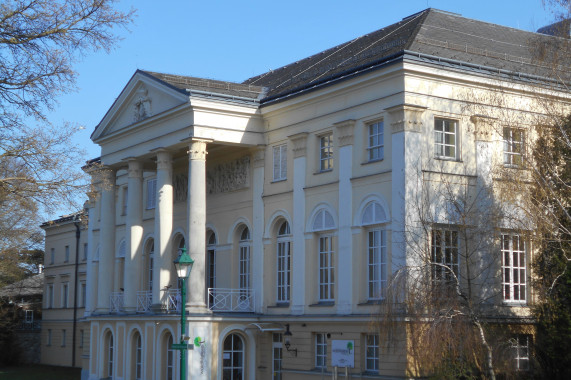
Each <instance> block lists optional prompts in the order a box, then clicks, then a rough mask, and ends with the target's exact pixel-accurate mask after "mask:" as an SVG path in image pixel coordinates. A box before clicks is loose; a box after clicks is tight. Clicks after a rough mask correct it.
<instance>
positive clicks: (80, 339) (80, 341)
mask: <svg viewBox="0 0 571 380" xmlns="http://www.w3.org/2000/svg"><path fill="white" fill-rule="evenodd" d="M84 339H85V333H84V331H83V330H79V348H82V347H83V341H84Z"/></svg>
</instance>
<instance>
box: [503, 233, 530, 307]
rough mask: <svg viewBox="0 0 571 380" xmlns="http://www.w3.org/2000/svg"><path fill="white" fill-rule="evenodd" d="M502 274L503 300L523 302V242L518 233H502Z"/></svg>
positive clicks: (524, 275) (524, 273)
mask: <svg viewBox="0 0 571 380" xmlns="http://www.w3.org/2000/svg"><path fill="white" fill-rule="evenodd" d="M502 276H503V279H502V285H503V294H504V301H508V302H525V299H526V295H525V293H526V277H527V274H526V265H525V242H524V241H523V239H522V238H521V236H519V235H509V234H503V235H502Z"/></svg>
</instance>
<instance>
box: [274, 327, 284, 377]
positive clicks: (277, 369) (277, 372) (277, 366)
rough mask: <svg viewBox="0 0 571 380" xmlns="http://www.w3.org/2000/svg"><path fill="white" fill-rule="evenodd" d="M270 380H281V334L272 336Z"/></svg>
mask: <svg viewBox="0 0 571 380" xmlns="http://www.w3.org/2000/svg"><path fill="white" fill-rule="evenodd" d="M272 373H273V377H272V380H281V379H282V334H278V333H274V334H272Z"/></svg>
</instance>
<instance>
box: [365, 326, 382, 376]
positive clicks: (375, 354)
mask: <svg viewBox="0 0 571 380" xmlns="http://www.w3.org/2000/svg"><path fill="white" fill-rule="evenodd" d="M379 353H380V350H379V335H377V334H368V335H366V336H365V370H366V371H370V372H377V371H378V370H379Z"/></svg>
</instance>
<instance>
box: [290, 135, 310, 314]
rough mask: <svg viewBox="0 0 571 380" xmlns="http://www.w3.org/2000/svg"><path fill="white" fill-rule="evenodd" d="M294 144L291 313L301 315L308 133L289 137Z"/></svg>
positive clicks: (302, 311) (303, 289)
mask: <svg viewBox="0 0 571 380" xmlns="http://www.w3.org/2000/svg"><path fill="white" fill-rule="evenodd" d="M289 139H290V140H291V142H292V144H293V173H292V176H293V216H292V217H293V223H292V225H291V232H292V235H293V236H292V245H293V255H292V277H291V313H292V314H293V315H301V314H303V313H304V310H305V303H306V302H305V290H306V289H305V283H306V281H305V279H306V273H305V266H306V265H305V264H306V262H305V229H304V226H305V190H304V188H305V173H306V170H307V169H306V145H307V133H306V132H302V133H298V134H295V135H293V136H289Z"/></svg>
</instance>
